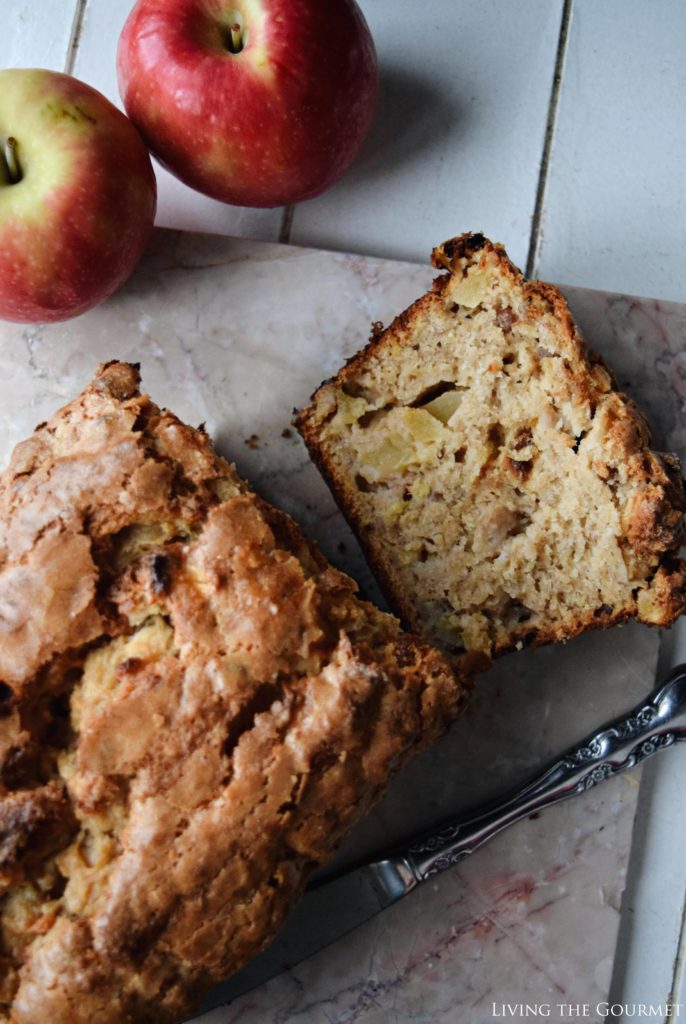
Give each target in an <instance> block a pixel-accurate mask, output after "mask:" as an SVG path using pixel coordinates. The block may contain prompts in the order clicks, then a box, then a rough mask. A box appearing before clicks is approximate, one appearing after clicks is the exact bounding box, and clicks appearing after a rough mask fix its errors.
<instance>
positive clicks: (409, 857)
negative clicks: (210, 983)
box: [198, 665, 686, 1015]
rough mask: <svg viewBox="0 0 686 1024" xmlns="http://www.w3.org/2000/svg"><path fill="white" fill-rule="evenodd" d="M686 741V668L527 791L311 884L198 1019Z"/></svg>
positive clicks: (571, 751)
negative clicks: (535, 821) (530, 822)
mask: <svg viewBox="0 0 686 1024" xmlns="http://www.w3.org/2000/svg"><path fill="white" fill-rule="evenodd" d="M685 738H686V665H680V666H678V667H677V668H675V669H674V670H673V671H672V672H671V673H670V675H669V676H668V677H667V679H666V680H665V681H664V682H663V683H662V684H661V685H659V686H658V687H656V688H655V689H654V690H653V691H652V693H651V694H649V696H648V697H647V698H646V700H645V701H643V702H642V703H641V704H640V705H638V706H637V707H635V708H634V709H633V710H632V711H631V712H630V713H629V714H628V715H625V716H622V717H621V718H617V719H614V720H613V721H611V722H609V723H608V724H607V725H605V726H603V727H602V728H600V729H598V730H597V731H595V732H594V733H592V734H591V735H589V736H587V737H585V739H583V740H582V741H581V742H580V743H579V744H577V745H576V746H575V747H573V748H571V749H569V750H568V751H566V753H564V754H562V756H561V757H559V758H558V759H557V760H556V761H553V762H552V763H551V764H549V765H548V766H547V767H546V768H544V769H543V771H541V772H540V773H539V774H538V775H537V776H536V777H535V778H534V779H532V781H531V782H529V783H527V784H526V785H525V786H523V787H522V788H521V789H518V790H516V791H515V792H514V793H511V794H508V795H506V796H505V797H503V798H501V799H497V800H495V801H492V802H490V803H489V804H488V805H486V806H484V807H481V808H478V809H476V810H474V811H472V812H468V813H467V814H464V815H461V816H459V817H457V818H453V819H451V820H449V821H447V822H444V823H443V824H442V825H440V826H439V827H438V828H436V829H435V830H434V831H432V832H431V833H429V834H425V835H423V836H421V837H419V838H415V839H413V840H411V841H410V842H408V843H406V844H404V845H403V846H401V847H398V848H396V849H395V850H393V851H390V852H389V853H387V854H386V855H385V856H382V857H381V858H380V859H378V860H374V861H372V862H370V863H368V864H363V865H362V866H360V867H357V868H355V869H354V870H352V871H347V872H346V873H345V874H341V875H339V876H338V877H334V878H333V879H331V880H328V881H325V882H322V883H321V884H319V885H316V886H314V887H312V888H310V889H309V890H308V891H307V892H306V894H305V896H304V897H303V899H302V901H301V902H300V904H299V905H298V906H296V908H295V909H294V910H293V911H292V913H291V914H290V915H289V918H288V921H287V923H286V926H285V927H284V928H283V930H282V931H281V932H280V934H279V935H278V936H277V938H276V939H275V941H274V942H273V943H272V944H271V945H270V946H269V947H268V948H267V949H266V950H265V951H264V952H263V953H261V954H260V955H259V956H257V957H255V958H254V959H253V960H251V961H250V962H249V963H248V964H246V966H245V967H243V968H242V969H241V970H239V971H237V972H236V974H234V975H232V976H231V977H230V978H229V979H228V980H227V981H225V982H222V983H221V984H219V985H217V986H215V987H214V988H213V989H212V990H211V992H210V993H209V996H208V998H207V999H206V1001H205V1003H204V1004H203V1006H202V1008H201V1009H200V1010H199V1012H198V1015H199V1014H201V1013H204V1012H206V1011H207V1010H209V1009H212V1008H213V1007H215V1006H219V1005H221V1004H226V1003H229V1002H231V1001H232V1000H234V999H236V998H237V997H238V996H240V995H243V994H244V993H245V992H249V991H250V990H251V989H253V988H256V987H257V986H258V985H262V984H264V983H265V982H266V981H268V980H269V979H270V978H273V977H275V976H276V975H277V974H281V973H282V972H283V971H285V970H288V969H289V968H291V967H294V966H295V965H296V964H298V963H300V962H301V961H302V960H305V959H307V958H308V957H309V956H312V955H313V954H314V953H317V952H319V951H320V950H321V949H324V948H325V947H326V946H328V945H330V944H331V943H333V942H335V941H336V940H337V939H339V938H342V936H343V935H345V934H347V933H348V932H350V931H352V930H353V929H354V928H357V927H358V926H359V925H361V924H363V923H364V922H365V921H368V920H369V919H370V918H372V917H374V916H375V915H376V914H378V913H379V912H380V911H382V910H384V909H386V907H389V906H390V905H391V904H392V903H395V902H397V901H398V900H399V899H402V897H403V896H406V895H407V893H409V892H411V891H412V889H414V888H415V887H416V886H417V885H420V884H421V883H422V882H424V881H426V879H427V878H430V877H432V876H433V875H436V874H438V873H439V872H441V871H445V870H446V869H447V868H449V867H452V866H453V865H454V864H458V863H459V862H460V861H461V860H462V859H463V858H464V857H466V856H468V855H469V854H470V853H472V852H473V851H474V850H475V849H477V848H478V847H479V846H481V845H482V844H483V843H485V842H487V841H488V839H490V838H491V837H492V836H494V835H496V834H497V833H498V832H501V831H502V830H503V829H504V828H506V827H507V826H508V825H511V824H513V823H514V822H515V821H519V820H520V819H521V818H524V817H526V816H528V815H529V814H532V813H533V812H534V811H540V810H542V809H543V808H545V807H548V806H551V805H552V804H555V803H559V802H560V801H561V800H565V799H568V798H569V797H572V796H575V795H577V794H578V793H583V792H585V791H586V790H588V789H590V788H591V787H592V786H595V785H597V784H598V783H599V782H603V781H604V780H605V779H607V778H611V777H612V776H614V775H617V774H619V773H620V772H623V771H626V770H627V769H629V768H632V767H634V766H635V765H637V764H639V763H640V762H641V761H643V760H645V759H646V758H647V757H650V756H651V755H652V754H655V753H657V752H658V751H660V750H664V749H667V748H668V747H670V746H672V745H673V744H674V743H676V742H678V741H680V740H682V739H685Z"/></svg>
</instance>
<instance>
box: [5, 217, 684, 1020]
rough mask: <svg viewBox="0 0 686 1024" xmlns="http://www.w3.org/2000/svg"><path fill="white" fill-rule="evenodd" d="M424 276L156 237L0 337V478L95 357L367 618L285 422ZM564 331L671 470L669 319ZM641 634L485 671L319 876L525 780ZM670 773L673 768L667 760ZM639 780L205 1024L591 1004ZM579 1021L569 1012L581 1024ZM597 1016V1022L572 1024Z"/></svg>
mask: <svg viewBox="0 0 686 1024" xmlns="http://www.w3.org/2000/svg"><path fill="white" fill-rule="evenodd" d="M432 276H433V272H432V271H431V270H430V269H429V268H428V267H424V266H415V265H411V264H404V263H396V262H392V261H388V260H380V259H371V258H366V257H360V256H349V255H342V254H334V253H323V252H318V251H314V250H308V249H298V248H294V247H290V246H277V245H273V244H268V243H263V242H248V241H244V240H241V241H238V240H233V239H227V238H222V237H218V236H200V235H190V234H181V233H175V232H167V231H159V232H157V234H156V236H155V239H154V241H153V244H152V246H151V249H150V252H149V253H148V255H147V257H146V259H145V260H144V262H143V264H142V265H141V266H140V268H139V269H138V271H137V272H136V274H135V275H134V277H133V278H132V279H131V280H130V282H129V283H128V284H127V285H126V286H125V288H124V289H123V290H122V291H121V292H119V293H118V294H117V295H116V296H115V297H114V298H112V299H111V300H110V301H109V302H107V303H106V304H105V305H104V306H102V307H100V308H99V309H97V310H94V311H93V312H91V313H89V314H86V315H85V316H83V317H81V318H79V319H77V320H75V321H72V322H70V323H67V324H63V325H54V326H49V327H25V326H21V325H12V324H0V461H2V463H3V464H4V462H5V461H6V458H7V456H8V454H9V451H10V450H11V447H12V446H13V445H14V443H15V442H16V441H18V440H20V439H21V438H22V437H24V436H26V435H27V434H28V433H29V432H30V431H31V430H32V429H33V427H34V425H35V424H36V423H37V422H39V421H41V420H43V419H45V418H47V416H48V415H49V414H50V413H51V412H52V411H53V410H54V409H55V408H56V407H57V406H59V405H60V404H61V403H63V402H64V401H66V400H68V399H70V398H71V397H73V395H74V394H75V393H76V392H77V391H79V390H80V389H81V388H82V387H83V385H84V384H85V383H86V382H87V381H88V380H89V378H90V377H91V375H92V373H93V371H94V369H95V367H96V365H97V363H98V362H100V361H102V360H107V359H111V358H113V357H117V358H120V359H127V360H131V361H139V362H141V364H142V371H143V382H144V386H145V388H146V389H147V390H148V391H150V393H151V394H152V396H153V398H154V399H155V400H156V401H157V402H158V403H160V404H164V405H167V406H169V407H170V408H171V409H173V410H174V411H175V412H176V413H178V415H180V416H181V417H182V418H184V419H186V420H188V421H190V422H191V423H196V424H197V423H200V422H201V421H204V422H205V423H206V424H207V428H208V430H209V431H210V433H211V435H212V436H213V437H214V439H215V441H216V443H217V446H218V448H219V450H220V451H221V452H222V454H224V455H226V456H227V457H229V458H231V459H232V460H234V461H235V462H236V463H237V465H238V468H239V470H240V471H241V472H242V473H243V474H244V475H245V476H247V477H248V478H249V479H250V481H251V482H252V483H253V484H254V485H255V486H256V487H257V489H258V490H259V491H260V492H261V493H262V494H263V495H264V496H265V497H267V498H268V499H269V500H271V501H273V502H274V503H275V504H276V505H278V506H280V507H281V508H283V509H285V510H286V511H288V512H290V513H291V514H292V515H294V516H295V518H296V519H297V520H299V522H300V523H301V524H302V525H303V526H304V528H305V530H306V531H307V532H308V533H309V534H310V535H311V536H312V537H314V538H315V539H316V540H317V541H318V542H319V544H320V545H321V547H322V548H323V550H324V551H325V553H326V554H327V555H328V556H329V557H330V558H331V559H332V561H333V562H335V563H336V564H337V565H339V566H340V567H342V568H344V569H346V570H347V571H349V572H350V573H351V574H352V575H354V576H355V577H356V578H357V579H358V580H359V582H360V584H361V589H362V591H363V592H364V593H365V595H366V596H368V597H370V598H371V599H373V600H377V601H380V600H381V598H380V595H379V594H378V592H377V590H376V587H375V584H374V581H373V579H372V578H371V575H370V573H369V570H368V569H367V567H366V565H365V563H364V560H363V559H362V556H361V554H360V552H359V549H358V547H357V545H356V543H355V541H354V539H353V537H352V535H351V534H350V532H349V530H348V529H347V527H346V525H345V523H344V522H343V520H342V518H341V516H340V514H339V513H338V511H337V509H336V507H335V505H334V503H333V501H332V499H331V497H330V495H329V493H328V491H327V489H326V487H325V485H324V484H323V482H322V481H321V479H320V477H319V475H318V473H317V471H316V470H315V469H314V467H313V466H312V464H311V463H310V461H309V459H308V456H307V453H306V452H305V449H304V447H303V445H302V444H301V443H300V441H299V439H298V437H297V435H296V433H295V432H294V431H293V430H292V429H291V428H290V426H289V421H290V418H291V413H292V410H293V407H295V406H299V405H301V404H302V403H303V402H304V401H305V400H306V399H307V397H308V396H309V394H310V393H311V391H312V390H313V389H314V388H315V387H316V386H317V385H318V384H319V383H320V381H321V380H322V379H323V378H324V377H327V376H330V375H331V374H332V373H333V372H334V371H335V370H336V369H337V368H338V367H339V366H340V364H341V362H342V360H343V359H345V358H347V357H348V356H349V355H351V354H352V353H353V352H354V351H356V350H357V349H358V348H359V347H360V345H361V344H362V343H363V342H364V341H365V340H366V337H367V335H368V332H369V326H370V323H371V322H372V321H376V320H381V321H383V322H384V323H387V322H388V321H389V320H390V318H391V317H392V316H393V315H394V314H395V313H397V312H399V311H400V310H401V309H403V308H404V307H405V306H406V305H407V304H408V303H409V302H410V301H411V300H412V299H413V298H415V297H416V296H417V295H418V294H419V293H420V292H421V291H423V290H424V289H425V288H426V287H427V286H428V284H429V282H430V281H431V279H432ZM566 294H567V296H568V298H569V301H570V304H571V306H572V309H573V311H574V313H575V314H576V316H577V318H578V320H579V322H580V324H581V327H582V330H583V331H584V333H585V335H586V337H587V339H588V340H589V341H590V342H591V344H592V346H593V347H594V348H595V349H596V350H598V351H600V352H601V353H602V354H603V355H604V356H605V357H606V359H607V361H608V362H609V364H610V366H611V367H612V368H613V370H614V371H615V373H616V376H617V378H618V380H619V381H620V383H621V385H622V386H623V387H625V388H626V390H628V391H629V392H630V393H631V394H633V395H634V397H636V398H637V399H639V400H640V402H641V404H642V405H643V406H644V408H646V409H647V411H648V413H649V416H650V419H651V421H652V425H653V427H654V430H655V433H656V436H657V441H658V443H659V444H660V445H664V446H665V447H667V448H669V449H671V450H676V451H678V452H679V453H680V454H681V455H682V457H683V456H684V454H686V415H685V414H684V402H686V351H684V339H685V338H686V306H678V305H675V304H669V303H660V302H655V301H651V300H639V299H633V298H628V297H625V296H620V295H614V294H606V293H601V292H590V291H586V290H580V289H567V290H566ZM659 641H660V636H659V633H658V632H657V631H653V630H650V629H648V628H646V627H640V626H636V625H635V624H634V625H629V626H626V627H624V628H622V629H614V630H612V631H610V632H608V633H604V634H600V633H599V634H588V635H586V636H584V637H581V638H579V639H577V640H576V641H573V642H572V643H570V644H568V645H567V646H565V647H558V648H554V649H553V648H546V649H543V650H540V651H525V652H522V653H520V654H516V655H511V656H509V657H507V658H503V659H502V660H501V661H500V662H499V663H498V664H497V666H496V667H495V668H494V669H493V670H491V672H490V673H488V674H487V675H486V676H484V677H483V678H482V679H481V680H480V682H479V685H478V688H477V693H476V697H475V699H474V701H473V703H472V705H471V708H470V709H469V711H468V712H467V713H466V714H465V715H464V717H463V718H462V720H461V721H460V722H458V723H457V724H456V725H455V727H454V728H453V730H452V732H451V733H450V735H448V736H447V737H445V738H444V739H443V740H442V741H441V742H440V743H439V744H438V745H437V746H436V747H435V748H434V749H433V750H431V751H429V752H428V753H426V754H424V755H422V757H421V758H419V759H417V760H415V761H414V762H413V763H412V764H411V765H409V766H408V767H407V768H406V769H405V770H404V771H403V773H402V774H401V776H400V777H399V778H398V779H397V780H396V781H395V783H394V784H393V786H392V788H391V790H390V791H389V793H388V795H387V797H386V798H385V800H384V801H383V802H382V803H381V804H380V805H379V806H378V807H377V808H376V809H375V811H374V812H373V813H372V814H371V815H370V816H369V817H368V818H367V819H366V820H365V821H364V822H363V823H361V824H360V825H359V826H358V828H357V829H356V830H355V832H354V834H353V835H352V836H351V837H350V839H349V841H348V842H347V844H346V846H345V848H344V849H343V850H342V851H341V852H340V854H339V858H338V862H339V864H344V863H346V862H348V861H350V860H352V859H353V858H358V857H359V856H361V855H362V854H371V853H373V852H377V851H379V850H380V849H382V848H384V847H385V846H387V845H389V844H390V843H392V842H394V841H396V840H398V839H400V838H403V837H406V836H408V835H411V834H413V833H415V832H417V831H418V830H421V829H423V828H426V827H430V826H431V825H432V824H434V823H435V822H436V821H438V820H440V819H441V818H444V817H445V816H446V815H447V814H449V813H452V812H456V811H459V810H462V809H466V808H468V807H470V806H473V805H475V804H478V803H479V802H481V801H483V800H485V799H487V798H489V797H491V796H494V795H496V794H497V793H499V792H501V791H503V790H505V789H509V788H510V787H512V786H514V785H517V784H519V783H520V782H522V781H524V780H525V778H526V777H527V776H528V775H530V774H531V773H532V772H533V771H535V770H536V769H538V768H539V767H540V766H541V765H542V764H543V763H545V762H546V761H547V760H549V759H550V758H551V757H552V756H554V755H555V754H557V753H559V752H560V751H561V750H563V749H564V748H565V746H567V745H569V744H570V743H572V742H574V741H575V740H578V739H579V738H581V737H582V736H584V735H585V734H586V733H587V732H588V731H589V730H590V729H591V728H593V727H594V726H596V725H598V724H600V723H601V722H603V721H604V720H606V719H607V718H610V717H613V716H615V715H617V714H619V713H621V712H623V711H626V710H628V709H629V708H630V707H631V706H632V705H633V704H635V703H636V702H637V701H638V700H639V699H640V698H641V697H642V696H643V695H644V694H646V693H647V692H648V690H649V689H650V688H651V687H652V685H653V681H654V677H655V669H656V664H657V656H658V647H659ZM667 756H669V755H667ZM638 783H639V776H638V773H633V774H631V773H630V774H627V775H623V776H620V777H619V778H617V779H615V780H612V781H609V782H607V783H605V784H604V785H603V786H602V787H599V788H597V789H594V790H590V791H589V792H587V793H586V794H584V795H583V796H581V797H578V798H576V799H575V800H573V801H571V802H568V803H566V804H562V805H559V806H558V807H554V808H551V809H550V810H548V811H547V812H545V813H544V814H542V815H541V817H540V818H537V819H536V820H528V821H525V822H521V823H519V824H518V825H516V826H514V827H513V828H511V829H509V830H508V831H507V832H505V833H503V834H502V835H501V836H499V837H498V838H496V839H495V840H494V841H492V843H491V844H489V845H488V846H487V847H485V848H484V849H482V850H481V851H479V852H478V853H477V854H476V855H475V856H473V857H472V858H469V859H467V860H466V861H464V862H463V863H462V864H461V865H459V866H458V867H456V868H454V869H453V870H451V871H450V872H448V873H446V874H444V875H442V876H440V877H438V878H437V879H436V880H435V881H434V882H432V883H429V884H427V885H426V886H424V887H423V888H421V889H419V890H418V891H416V892H415V893H414V894H413V895H412V896H410V897H408V898H407V899H406V900H404V901H402V902H401V903H400V904H398V905H396V906H395V907H393V908H391V909H390V910H389V911H387V912H386V913H385V914H383V915H381V916H379V917H377V918H376V919H375V920H373V921H370V922H368V924H367V925H365V926H363V927H362V928H361V929H359V930H358V931H357V932H355V933H354V934H351V935H349V936H347V937H345V938H344V939H342V940H340V941H339V942H338V943H337V944H336V945H334V946H332V947H330V948H329V949H326V950H323V951H322V952H321V953H319V954H317V955H316V956H314V957H312V958H311V959H310V960H308V961H306V962H305V963H303V964H301V965H299V966H298V967H296V968H295V969H293V970H292V971H290V972H288V973H287V974H284V975H282V976H281V977H279V978H275V979H273V980H272V981H271V982H270V983H268V984H267V985H266V986H263V987H262V988H261V989H259V990H256V991H254V992H252V993H248V994H247V995H245V996H243V997H242V998H241V999H239V1000H237V1001H235V1002H234V1003H233V1004H231V1006H228V1007H227V1006H224V1007H218V1008H217V1009H215V1010H212V1011H210V1012H208V1013H207V1014H205V1015H204V1016H203V1017H201V1018H198V1019H199V1020H200V1021H201V1024H238V1022H239V1021H240V1022H247V1021H249V1022H250V1024H282V1022H286V1021H288V1022H289V1024H319V1022H330V1024H333V1022H336V1024H353V1022H355V1024H392V1022H393V1024H395V1022H405V1021H413V1022H415V1024H452V1022H454V1021H457V1020H459V1021H460V1022H463V1024H486V1022H489V1021H492V1020H496V1019H497V1018H498V1017H502V1011H501V1004H503V1003H507V1002H510V1003H515V1002H516V1003H527V1002H528V1003H537V1002H538V1003H541V1002H545V1003H549V1004H551V1012H550V1016H549V1018H548V1019H549V1020H558V1021H563V1020H566V1019H567V1017H566V1016H565V1013H564V1011H563V1010H557V1009H556V1007H557V1005H558V1004H561V1003H588V1004H590V1005H591V1007H592V1010H593V1008H594V1007H595V1005H596V1004H597V1003H598V1002H599V1001H600V1000H602V999H604V998H606V996H607V993H608V990H609V985H610V978H611V973H612V967H613V958H614V949H615V942H616V937H617V930H618V924H619V916H620V910H621V898H622V890H623V887H624V880H625V873H626V865H627V859H628V854H629V849H630V844H631V834H632V825H633V818H634V813H635V808H636V800H637V794H638ZM587 1019H588V1018H587ZM591 1019H593V1013H591Z"/></svg>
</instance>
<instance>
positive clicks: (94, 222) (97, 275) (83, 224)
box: [0, 68, 156, 323]
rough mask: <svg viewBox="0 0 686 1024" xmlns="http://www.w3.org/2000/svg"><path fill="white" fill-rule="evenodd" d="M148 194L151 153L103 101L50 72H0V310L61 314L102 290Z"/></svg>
mask: <svg viewBox="0 0 686 1024" xmlns="http://www.w3.org/2000/svg"><path fill="white" fill-rule="evenodd" d="M155 198H156V186H155V175H154V172H153V169H152V165H151V163H150V157H149V155H148V152H147V150H146V148H145V146H144V144H143V142H142V140H141V138H140V136H139V135H138V132H137V131H136V129H135V128H134V127H133V125H132V124H131V122H130V121H129V120H128V118H126V117H125V116H124V114H122V113H121V111H119V110H117V108H116V107H115V106H113V105H112V104H111V103H110V102H109V100H107V99H105V97H104V96H101V95H100V93H99V92H96V91H95V89H91V87H90V86H88V85H84V83H83V82H79V81H77V80H76V79H75V78H72V77H70V76H69V75H61V74H58V73H57V72H54V71H42V70H39V69H35V68H17V69H13V70H7V71H0V318H3V319H5V320H16V321H20V322H29V323H37V322H47V321H54V320H66V319H68V318H69V317H72V316H77V315H78V314H79V313H84V312H85V311H86V310H87V309H90V308H91V306H95V305H96V304H97V303H98V302H101V301H102V300H103V299H105V298H107V296H108V295H110V294H111V293H112V292H113V291H114V290H115V288H117V287H118V286H119V285H120V284H121V283H122V281H124V280H125V279H126V278H127V277H128V276H129V274H130V273H131V271H132V270H133V268H134V266H135V265H136V263H137V262H138V259H139V257H140V255H141V253H142V252H143V249H144V247H145V245H146V242H147V241H148V238H149V235H150V231H151V229H152V223H153V219H154V216H155Z"/></svg>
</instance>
